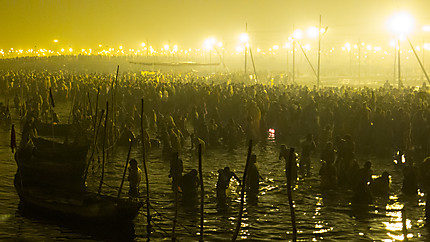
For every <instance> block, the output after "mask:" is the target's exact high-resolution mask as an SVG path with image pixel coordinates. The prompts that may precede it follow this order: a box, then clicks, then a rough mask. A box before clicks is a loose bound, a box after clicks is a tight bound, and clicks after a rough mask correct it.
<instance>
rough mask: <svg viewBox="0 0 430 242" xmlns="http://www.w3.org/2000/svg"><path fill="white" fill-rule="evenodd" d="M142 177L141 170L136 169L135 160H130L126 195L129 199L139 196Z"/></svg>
mask: <svg viewBox="0 0 430 242" xmlns="http://www.w3.org/2000/svg"><path fill="white" fill-rule="evenodd" d="M141 177H142V170H141V169H140V168H139V167H137V161H136V160H135V159H131V160H130V167H129V168H128V181H129V182H130V190H129V191H128V194H129V195H130V197H138V196H139V184H140V180H141Z"/></svg>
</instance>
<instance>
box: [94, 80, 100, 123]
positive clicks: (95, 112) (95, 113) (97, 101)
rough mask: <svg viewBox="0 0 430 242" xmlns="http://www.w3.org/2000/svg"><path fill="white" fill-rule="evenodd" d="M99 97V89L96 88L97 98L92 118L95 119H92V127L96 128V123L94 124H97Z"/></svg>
mask: <svg viewBox="0 0 430 242" xmlns="http://www.w3.org/2000/svg"><path fill="white" fill-rule="evenodd" d="M99 95H100V87H98V88H97V97H96V110H95V111H94V116H95V119H94V127H95V126H96V123H95V122H97V115H98V111H99V110H98V109H99Z"/></svg>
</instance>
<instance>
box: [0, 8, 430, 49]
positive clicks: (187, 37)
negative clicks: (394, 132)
mask: <svg viewBox="0 0 430 242" xmlns="http://www.w3.org/2000/svg"><path fill="white" fill-rule="evenodd" d="M0 3H1V9H2V10H3V11H2V13H1V14H0V28H1V30H2V33H1V37H0V48H11V47H16V48H30V47H34V46H35V45H37V46H45V47H47V48H49V47H50V46H52V45H53V43H52V42H53V39H58V40H59V41H60V42H61V43H62V44H65V45H69V46H72V47H74V46H76V47H78V48H89V47H91V46H95V45H98V44H110V45H126V46H131V47H132V46H138V45H139V44H140V43H141V42H147V43H149V44H151V45H153V46H154V47H159V46H163V45H164V44H168V43H172V44H178V45H179V46H181V48H192V47H200V46H201V45H202V42H203V40H204V39H205V38H208V37H210V36H214V37H216V38H217V39H220V40H222V41H223V42H224V43H225V44H226V45H229V44H230V45H232V46H233V45H235V44H236V43H237V42H238V36H239V34H240V33H242V32H244V31H245V23H247V24H248V31H249V33H250V37H251V41H252V42H253V43H254V44H258V45H261V46H266V45H267V46H270V45H273V44H274V43H273V42H274V41H285V40H286V39H287V38H288V36H289V35H290V34H291V32H292V29H293V26H294V27H295V28H302V29H305V28H307V27H309V26H312V25H313V26H317V25H318V23H319V15H322V21H323V25H324V26H329V29H330V32H331V33H330V34H329V35H327V37H325V38H326V41H327V42H330V41H340V42H343V41H348V40H351V39H357V38H363V39H364V38H367V39H383V38H386V39H388V38H389V35H390V33H389V31H388V30H386V26H385V25H386V20H387V19H388V18H389V17H390V15H392V14H393V13H394V12H396V11H400V10H402V11H408V12H410V13H411V14H412V15H413V16H414V18H415V22H416V28H417V26H419V25H420V24H421V25H423V24H428V23H430V19H429V17H428V15H426V11H428V9H430V1H427V0H413V1H393V0H378V1H374V0H361V1H342V0H325V1H316V0H314V1H312V0H302V1H281V0H278V1H276V0H266V1H260V0H247V1H245V0H234V1H231V0H228V1H227V0H207V1H197V0H181V1H172V0H170V1H167V0H150V1H142V0H123V1H112V0H91V1H88V0H61V1H59V0H44V1H40V0H27V1H24V0H16V1H15V0H1V1H0Z"/></svg>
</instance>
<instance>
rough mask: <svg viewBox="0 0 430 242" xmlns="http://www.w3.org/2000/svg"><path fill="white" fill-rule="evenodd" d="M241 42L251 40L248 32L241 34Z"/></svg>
mask: <svg viewBox="0 0 430 242" xmlns="http://www.w3.org/2000/svg"><path fill="white" fill-rule="evenodd" d="M239 39H240V42H241V43H248V42H249V35H248V34H247V33H243V34H241V35H240V36H239Z"/></svg>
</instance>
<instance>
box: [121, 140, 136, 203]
mask: <svg viewBox="0 0 430 242" xmlns="http://www.w3.org/2000/svg"><path fill="white" fill-rule="evenodd" d="M132 144H133V138H131V139H130V146H129V148H128V153H127V160H126V161H125V167H124V173H123V174H122V180H121V184H120V185H119V189H118V196H117V198H119V197H120V196H121V191H122V186H123V185H124V180H125V174H127V166H128V162H129V160H130V152H131V146H132Z"/></svg>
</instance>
